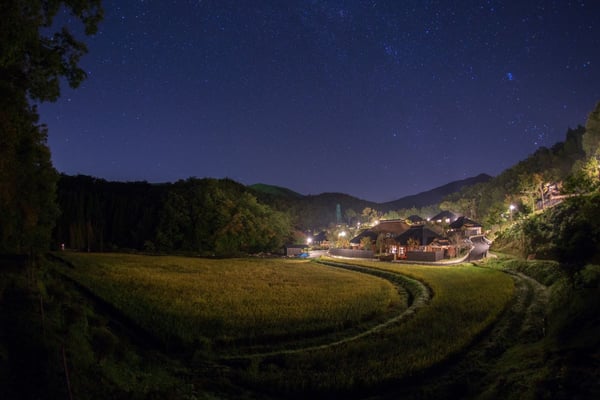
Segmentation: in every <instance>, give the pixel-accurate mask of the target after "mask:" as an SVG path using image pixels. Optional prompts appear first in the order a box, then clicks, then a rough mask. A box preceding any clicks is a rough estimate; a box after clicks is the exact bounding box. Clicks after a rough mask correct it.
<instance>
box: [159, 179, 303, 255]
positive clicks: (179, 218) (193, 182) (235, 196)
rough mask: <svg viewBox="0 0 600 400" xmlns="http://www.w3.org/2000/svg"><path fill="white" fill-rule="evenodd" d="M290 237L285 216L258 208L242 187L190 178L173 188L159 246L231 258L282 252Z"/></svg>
mask: <svg viewBox="0 0 600 400" xmlns="http://www.w3.org/2000/svg"><path fill="white" fill-rule="evenodd" d="M291 233H292V229H291V223H290V220H289V217H288V216H287V215H286V214H284V213H282V212H278V211H273V210H272V209H271V208H269V207H268V206H265V205H263V204H260V203H258V201H257V200H256V198H255V197H254V196H253V195H252V194H250V193H248V192H247V191H246V190H245V188H244V187H243V186H242V185H240V184H237V183H235V182H233V181H230V180H222V181H217V180H215V179H202V180H199V179H194V178H190V179H188V180H186V181H178V182H176V183H175V184H174V185H173V186H172V187H171V188H170V190H169V192H168V195H167V199H166V201H165V204H164V209H163V211H162V213H161V216H160V222H159V224H158V230H157V234H156V241H157V244H158V246H159V248H160V249H161V250H163V251H169V250H184V251H193V252H198V253H201V254H209V255H210V254H215V255H219V256H227V255H235V254H240V253H256V252H260V251H275V250H279V249H280V248H281V247H282V245H283V244H284V242H285V241H286V240H287V239H288V238H289V237H290V236H291Z"/></svg>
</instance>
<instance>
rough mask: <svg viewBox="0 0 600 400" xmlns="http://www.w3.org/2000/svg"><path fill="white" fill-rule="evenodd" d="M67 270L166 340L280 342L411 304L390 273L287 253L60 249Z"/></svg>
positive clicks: (220, 343)
mask: <svg viewBox="0 0 600 400" xmlns="http://www.w3.org/2000/svg"><path fill="white" fill-rule="evenodd" d="M61 258H63V259H65V260H66V261H68V262H69V263H70V264H71V265H72V266H73V268H63V269H61V272H62V273H64V274H66V275H68V276H69V277H70V278H72V279H73V280H75V281H77V282H78V283H79V284H81V285H83V286H85V287H86V288H87V289H89V290H90V291H92V292H93V293H94V294H95V295H96V296H98V297H100V298H101V299H103V300H104V301H106V302H108V303H110V304H112V305H113V306H115V307H116V308H117V309H119V310H120V311H121V312H123V313H124V314H125V315H127V316H128V317H129V318H130V319H131V320H133V321H135V323H137V324H138V325H139V326H141V327H142V328H144V329H146V330H148V331H151V332H153V333H154V334H155V335H157V336H158V337H159V338H161V339H162V340H164V341H172V340H178V341H181V342H183V343H185V344H188V345H192V344H194V343H199V344H202V345H203V346H207V345H208V346H210V348H211V349H213V350H214V349H216V348H223V347H227V346H228V345H230V346H231V345H234V344H235V345H241V344H245V345H252V344H260V343H271V344H274V343H275V342H277V341H286V340H288V339H298V338H300V339H302V338H307V337H313V336H315V335H321V334H325V333H329V332H337V331H343V330H345V329H348V328H350V327H352V326H354V325H357V324H360V323H365V322H368V321H371V320H373V321H377V320H379V319H381V318H385V317H386V316H387V315H389V314H390V313H397V312H400V311H401V310H403V309H405V308H406V306H407V298H406V296H405V295H403V292H402V291H399V290H398V289H397V288H396V287H395V286H394V285H393V284H392V283H390V282H389V281H387V280H384V279H381V278H377V277H374V276H370V275H365V274H359V273H356V272H351V271H346V270H343V269H335V268H330V267H326V266H323V265H319V264H315V263H311V262H308V261H300V260H287V259H226V260H220V259H200V258H188V257H171V256H164V257H158V256H156V257H151V256H140V255H126V254H82V253H69V254H61Z"/></svg>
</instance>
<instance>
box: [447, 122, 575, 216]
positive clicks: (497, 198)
mask: <svg viewBox="0 0 600 400" xmlns="http://www.w3.org/2000/svg"><path fill="white" fill-rule="evenodd" d="M585 133H586V129H585V128H583V127H581V126H580V127H578V128H577V129H569V130H568V132H567V134H566V139H565V141H564V142H559V143H557V144H555V145H554V146H552V147H551V148H546V147H541V148H539V149H538V150H537V151H536V152H535V153H533V154H532V155H530V156H529V157H528V158H526V159H525V160H523V161H520V162H519V163H517V164H516V165H514V166H513V167H511V168H508V169H507V170H505V171H504V172H502V173H501V174H500V175H498V176H496V177H495V178H493V179H492V180H490V181H488V182H485V183H479V184H476V185H473V186H470V187H467V188H465V189H463V190H461V191H460V192H457V193H455V194H453V195H450V196H448V197H447V198H446V199H445V200H444V201H443V202H442V203H441V204H440V208H442V209H450V210H453V211H455V212H458V213H461V214H463V215H465V216H467V217H469V218H472V219H475V220H478V221H480V222H482V223H483V224H484V225H485V226H486V227H487V228H492V227H494V226H495V225H498V224H499V223H501V222H502V221H503V220H505V219H506V211H507V210H508V208H509V206H510V205H511V204H512V205H514V206H515V207H516V211H515V212H516V213H519V214H529V213H531V212H533V211H535V210H536V207H537V202H538V200H540V199H542V198H545V197H547V193H548V190H549V188H550V187H557V186H558V189H557V190H560V187H561V186H562V185H563V184H564V183H565V182H568V181H569V180H570V179H571V176H573V174H574V168H576V166H577V165H579V164H580V163H581V162H582V160H584V159H585V157H586V152H585V151H584V148H583V145H582V140H583V136H584V134H585ZM563 191H564V189H563ZM503 214H504V215H503Z"/></svg>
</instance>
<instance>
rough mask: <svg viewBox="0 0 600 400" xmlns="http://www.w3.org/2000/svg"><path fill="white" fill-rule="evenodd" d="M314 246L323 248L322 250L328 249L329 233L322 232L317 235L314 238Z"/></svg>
mask: <svg viewBox="0 0 600 400" xmlns="http://www.w3.org/2000/svg"><path fill="white" fill-rule="evenodd" d="M312 245H313V246H315V247H321V248H326V249H328V248H329V241H328V240H327V232H325V231H321V232H319V233H317V234H316V235H315V236H313V238H312Z"/></svg>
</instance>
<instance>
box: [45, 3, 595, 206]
mask: <svg viewBox="0 0 600 400" xmlns="http://www.w3.org/2000/svg"><path fill="white" fill-rule="evenodd" d="M104 8H105V13H106V17H105V20H104V22H103V23H102V24H101V26H100V31H99V33H98V34H97V35H96V36H94V37H92V38H87V39H86V40H85V41H86V42H87V43H88V46H89V54H88V55H87V56H86V57H85V58H84V59H83V61H82V65H83V67H84V69H85V70H86V71H87V73H88V79H87V80H86V81H85V82H84V83H83V84H82V86H81V87H80V88H78V89H76V90H71V89H68V88H64V89H63V93H62V97H61V99H60V100H59V101H58V102H57V103H54V104H43V105H41V106H40V114H41V117H42V118H41V119H42V122H45V123H47V124H48V126H49V144H50V147H51V150H52V157H53V162H54V165H55V167H56V168H57V169H58V170H59V171H60V172H65V173H68V174H76V173H82V174H88V175H94V176H97V177H102V178H105V179H109V180H147V181H149V182H165V181H175V180H177V179H180V178H187V177H190V176H196V177H215V178H220V177H229V178H232V179H234V180H236V181H239V182H241V183H244V184H253V183H259V182H262V183H268V184H273V185H279V186H284V187H288V188H290V189H292V190H295V191H298V192H300V193H303V194H318V193H321V192H344V193H348V194H351V195H354V196H357V197H360V198H363V199H367V200H372V201H378V202H383V201H389V200H394V199H397V198H400V197H403V196H406V195H410V194H415V193H418V192H421V191H424V190H428V189H431V188H434V187H436V186H440V185H443V184H445V183H448V182H450V181H453V180H457V179H463V178H466V177H470V176H474V175H477V174H479V173H482V172H485V173H489V174H491V175H496V174H498V173H500V172H502V171H503V170H504V169H506V168H508V167H510V166H511V165H513V164H514V163H516V162H517V161H519V160H521V159H523V158H525V157H526V156H527V155H529V154H531V153H532V152H533V151H535V149H536V148H538V147H539V146H551V145H553V144H554V143H556V142H557V141H562V140H563V139H564V137H565V133H566V130H567V128H569V127H573V128H574V127H576V126H577V125H579V124H582V125H583V124H585V120H586V118H587V114H588V113H589V112H590V111H591V110H592V109H593V108H594V105H595V104H596V102H597V101H599V100H600V18H599V17H598V16H599V15H600V1H566V0H565V1H562V0H561V1H467V0H465V1H424V0H418V1H401V0H395V1H394V0H393V1H316V0H313V1H293V0H281V1H242V0H237V1H223V0H215V1H206V0H203V1H198V0H196V1H158V0H156V1H105V2H104ZM61 19H62V20H65V21H66V20H67V18H66V17H63V18H61Z"/></svg>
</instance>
